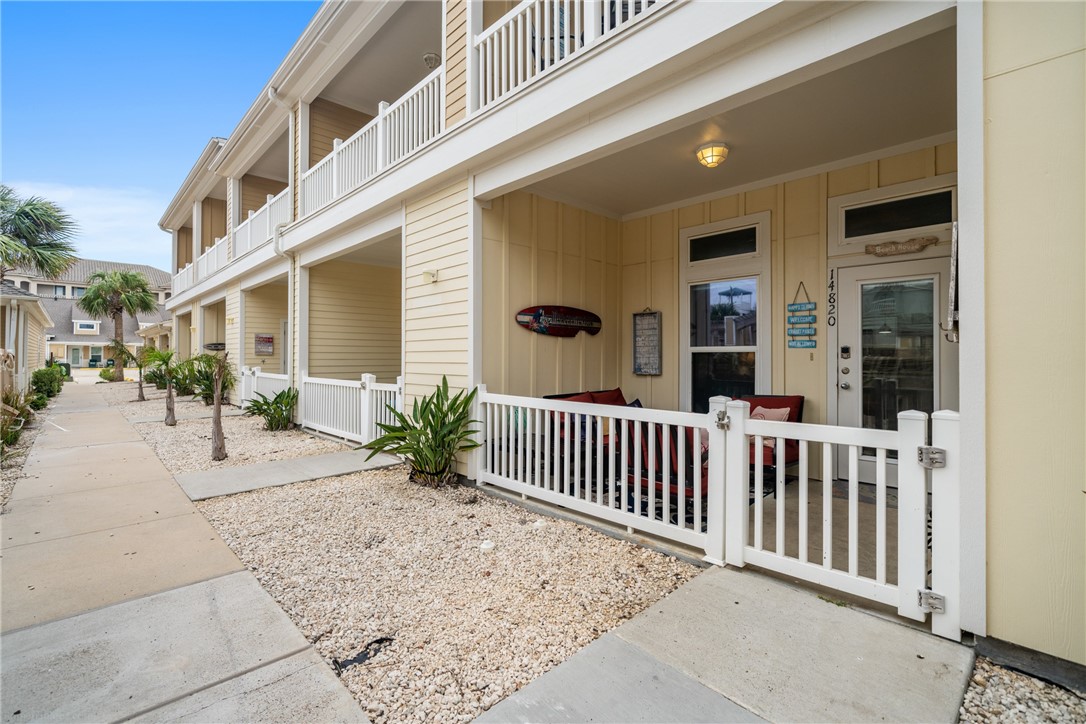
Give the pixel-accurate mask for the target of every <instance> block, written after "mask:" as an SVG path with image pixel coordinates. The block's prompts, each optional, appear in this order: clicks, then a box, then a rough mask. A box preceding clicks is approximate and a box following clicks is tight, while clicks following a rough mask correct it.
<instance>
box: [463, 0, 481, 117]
mask: <svg viewBox="0 0 1086 724" xmlns="http://www.w3.org/2000/svg"><path fill="white" fill-rule="evenodd" d="M467 13H468V19H467V34H468V37H467V38H466V42H467V44H468V52H467V61H466V70H467V74H468V77H467V81H468V83H467V90H468V115H469V116H470V115H471V114H473V113H475V112H476V111H477V110H479V56H478V54H477V53H476V51H475V38H476V37H478V35H479V33H481V32H483V3H482V0H468V8H467Z"/></svg>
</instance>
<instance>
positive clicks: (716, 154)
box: [696, 141, 728, 168]
mask: <svg viewBox="0 0 1086 724" xmlns="http://www.w3.org/2000/svg"><path fill="white" fill-rule="evenodd" d="M696 155H697V157H698V163H700V164H701V165H702V166H705V167H706V168H716V167H717V166H719V165H720V164H722V163H724V160H725V159H726V158H727V157H728V147H727V146H725V145H724V143H723V142H722V141H710V142H709V143H706V144H704V145H702V146H698V150H697V154H696Z"/></svg>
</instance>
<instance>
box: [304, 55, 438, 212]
mask: <svg viewBox="0 0 1086 724" xmlns="http://www.w3.org/2000/svg"><path fill="white" fill-rule="evenodd" d="M442 106H443V100H442V97H441V68H436V69H435V70H434V71H433V72H432V73H430V75H428V76H426V77H425V78H423V79H422V81H420V82H419V84H418V85H416V86H415V87H414V88H412V89H411V90H410V91H408V92H407V93H406V94H404V96H403V97H402V98H400V99H399V100H398V101H396V102H395V103H392V104H391V105H389V104H387V103H382V104H381V106H380V110H379V111H378V115H377V117H376V118H374V119H373V120H372V121H370V122H369V123H368V124H366V125H365V126H363V127H362V128H361V129H360V130H359V131H358V132H357V133H355V134H354V135H353V136H351V137H350V138H348V139H347V140H346V141H340V140H338V139H337V140H336V142H335V144H334V148H333V149H332V153H330V154H328V155H327V156H326V157H325V158H324V159H322V160H321V162H320V163H318V164H317V165H315V166H313V168H311V169H309V170H308V171H306V172H305V173H304V174H303V175H302V178H301V186H300V188H299V191H300V194H299V205H300V209H299V214H300V215H301V216H303V217H304V216H308V215H309V214H312V213H313V212H315V211H317V210H319V209H322V208H324V207H325V206H327V205H328V204H330V203H332V202H333V201H335V200H336V199H338V198H340V197H342V196H344V195H346V194H349V193H350V192H351V191H354V190H355V189H357V188H358V187H359V186H361V185H362V184H364V183H366V182H367V181H369V180H370V179H372V178H373V177H375V176H377V174H379V173H381V171H383V170H384V169H385V168H388V167H389V166H392V165H394V164H396V163H398V162H399V161H401V160H403V159H405V158H407V157H408V156H410V155H411V154H413V153H415V152H416V151H417V150H418V149H419V148H421V147H422V146H424V145H425V144H426V143H428V142H429V141H430V140H431V139H432V138H434V137H435V136H437V135H438V134H439V133H441V131H442V129H443V128H444V122H445V121H444V114H443V113H442Z"/></svg>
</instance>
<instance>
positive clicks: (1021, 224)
mask: <svg viewBox="0 0 1086 724" xmlns="http://www.w3.org/2000/svg"><path fill="white" fill-rule="evenodd" d="M1084 68H1086V5H1084V4H1083V3H1024V2H1023V3H1020V2H974V3H955V2H922V3H921V2H918V3H909V2H904V3H883V2H859V3H848V4H838V3H828V2H827V3H773V2H770V3H760V4H738V3H719V2H682V1H673V2H664V1H661V2H644V3H641V2H614V3H600V2H593V1H586V2H571V3H570V2H565V0H524V2H520V3H512V2H489V1H487V2H477V1H475V0H468V1H466V0H444V2H441V3H438V2H432V3H397V2H368V3H351V2H334V1H330V2H326V3H324V4H323V5H322V6H321V8H320V9H319V10H318V11H317V14H316V16H315V17H314V19H313V21H312V23H311V24H310V26H309V27H308V28H307V29H306V31H305V32H304V33H303V34H302V36H301V37H300V38H299V40H298V42H297V44H296V45H295V47H294V48H293V49H292V50H291V51H290V53H289V54H288V55H287V57H286V58H285V59H284V61H283V63H282V64H281V65H280V66H279V67H278V68H277V69H275V70H274V72H273V74H272V76H271V78H270V79H269V81H268V83H267V85H266V86H265V87H264V88H263V89H260V90H259V92H256V91H257V89H252V90H253V95H254V97H255V100H254V102H253V103H252V105H251V106H250V107H249V109H248V110H247V111H246V113H245V115H244V116H243V117H242V118H241V119H240V121H239V123H238V125H237V127H236V129H235V130H234V131H233V133H232V134H231V135H230V136H229V137H228V138H225V139H223V138H215V139H213V140H212V141H211V142H210V143H209V144H208V145H207V146H206V147H205V148H204V149H203V152H202V153H201V154H200V156H199V158H198V159H197V162H196V164H195V165H194V167H193V168H192V170H191V172H190V173H189V175H188V177H187V178H186V180H185V183H184V184H183V185H182V187H181V188H180V189H179V190H178V192H177V194H176V196H175V197H174V199H173V200H172V201H171V203H170V205H169V207H168V208H167V209H166V210H165V212H164V213H163V216H162V218H161V219H160V226H161V228H162V229H164V230H165V231H167V232H169V234H170V238H171V241H170V244H171V248H172V255H173V260H174V263H173V267H172V268H171V273H172V274H173V281H172V292H173V294H172V296H171V298H170V299H169V300H168V301H167V309H168V310H169V312H170V314H171V316H172V318H173V325H174V330H175V332H176V334H175V335H174V341H173V344H174V348H175V349H177V350H178V352H179V353H181V354H182V355H189V354H192V353H194V352H196V351H197V350H199V349H201V348H203V347H204V346H205V345H208V344H217V343H221V344H222V345H224V346H225V348H226V349H227V350H229V352H230V355H231V359H234V360H237V361H238V364H239V365H240V366H243V367H245V368H246V369H247V371H246V374H247V375H250V376H251V377H252V378H253V379H254V382H253V384H254V385H257V387H254V389H258V388H259V386H260V385H265V387H264V388H262V389H273V388H274V387H276V386H278V387H279V388H281V387H285V386H290V387H295V388H297V389H298V390H299V393H300V401H299V405H298V412H297V414H298V418H299V422H300V423H302V424H303V425H305V426H307V427H310V428H313V429H319V430H323V431H326V432H332V433H333V434H338V435H341V436H343V437H348V438H350V439H356V440H365V439H367V436H371V435H372V421H373V420H374V419H375V418H374V414H375V410H377V409H382V408H383V405H377V406H376V407H374V404H375V403H374V400H375V399H376V398H375V394H378V393H380V394H386V393H388V392H389V390H391V393H394V394H400V395H402V396H404V397H407V398H410V397H413V396H417V395H422V394H426V393H428V392H429V391H431V390H432V389H433V388H434V385H435V384H437V383H438V382H440V380H441V378H442V376H447V377H448V379H449V381H450V384H451V385H453V386H455V387H457V388H474V387H477V386H482V387H483V388H485V391H484V392H482V393H481V395H480V403H479V404H480V407H479V415H480V418H479V419H482V420H484V425H483V429H482V430H480V432H479V436H480V439H481V440H482V441H483V442H484V443H485V446H484V448H483V449H482V450H481V451H480V452H479V453H478V454H477V455H474V456H472V457H471V458H470V459H465V460H464V461H463V468H462V472H463V473H464V474H465V475H467V477H468V478H470V479H474V480H476V481H478V482H480V483H482V484H486V485H493V486H496V487H499V488H503V489H505V490H509V491H512V492H514V493H516V494H521V495H525V496H529V497H534V498H536V499H539V500H542V501H544V502H547V503H549V504H553V505H558V506H563V507H567V508H570V509H575V510H578V511H580V512H582V513H584V514H587V515H593V516H595V517H597V518H600V519H602V520H607V521H610V522H612V523H615V524H617V525H620V526H626V527H628V528H630V529H633V530H638V531H641V532H642V533H644V534H648V535H657V536H661V537H664V538H668V539H669V540H672V541H674V542H677V543H680V544H683V545H688V546H690V547H691V549H692V550H700V551H702V552H704V554H705V556H706V558H707V559H708V560H710V561H712V562H714V563H724V562H727V563H730V564H732V565H744V566H754V567H760V568H763V569H768V570H772V571H776V572H777V573H780V574H782V575H788V576H791V577H792V578H794V579H797V580H806V581H809V582H811V583H817V584H819V585H823V586H828V587H831V588H835V589H837V590H840V591H844V592H847V593H849V594H851V595H856V596H859V597H862V598H867V599H869V600H871V601H872V602H873V605H882V606H888V607H889V609H888V610H890V611H891V612H892V613H896V614H897V615H900V616H902V617H904V618H912V619H914V620H918V621H928V622H930V624H931V626H932V630H933V632H935V633H937V634H938V635H941V636H947V637H948V638H952V639H955V640H957V639H961V638H962V637H963V634H964V635H970V634H971V635H974V636H975V637H977V640H978V648H979V649H980V650H982V651H985V652H988V653H992V654H993V655H996V654H998V652H1000V651H1003V652H1006V651H1016V652H1019V653H1021V651H1023V650H1024V651H1025V652H1026V653H1027V654H1028V656H1031V657H1039V658H1045V657H1048V658H1047V659H1046V660H1049V661H1055V662H1060V664H1059V665H1067V666H1076V667H1081V666H1084V665H1086V495H1084V493H1086V478H1084V475H1083V472H1082V471H1083V469H1084V467H1086V459H1084V458H1083V452H1082V451H1083V445H1082V443H1083V440H1084V439H1086V412H1084V406H1083V404H1081V403H1082V401H1083V400H1086V374H1084V373H1083V370H1084V369H1086V327H1084V325H1083V324H1081V322H1080V317H1081V315H1082V314H1083V312H1086V297H1084V291H1083V290H1084V289H1086V283H1084V276H1083V275H1084V270H1086V257H1084V249H1086V245H1084V244H1083V239H1084V238H1086V213H1084V201H1083V199H1084V198H1086V161H1084V159H1086V148H1084V143H1086V118H1084V116H1086V98H1084V95H1083V94H1084V88H1086V82H1084ZM209 130H213V129H209ZM546 306H553V307H568V308H573V309H575V310H583V311H585V312H588V313H591V314H593V315H595V316H596V317H598V318H599V322H600V326H599V329H598V333H596V334H592V335H590V334H587V333H580V334H577V335H576V336H572V337H565V338H563V337H560V336H554V335H544V334H536V333H533V332H531V331H529V330H528V329H525V328H524V327H523V326H521V325H518V324H517V321H516V315H517V314H518V313H519V312H521V311H522V310H532V309H539V308H540V307H546ZM644 313H649V314H651V315H652V316H651V319H650V318H649V317H642V316H638V315H642V314H644ZM635 325H636V326H635ZM1031 339H1036V340H1043V342H1042V344H1043V348H1041V349H1037V348H1035V346H1034V345H1030V344H1028V341H1027V340H1031ZM650 362H651V363H652V364H649V363H650ZM257 367H259V368H260V372H259V373H258V372H255V369H254V368H257ZM1027 387H1028V390H1029V392H1028V393H1025V394H1026V396H1027V398H1028V403H1026V404H1023V403H1022V399H1023V393H1024V390H1025V389H1026V388H1027ZM615 389H620V390H621V392H622V393H623V396H624V397H623V399H625V400H626V401H633V400H634V399H637V400H640V402H641V403H642V405H643V406H644V407H643V408H640V409H634V410H631V409H629V408H626V407H619V406H615V405H612V406H610V407H608V406H605V405H604V404H603V403H601V402H600V401H599V400H598V399H594V398H593V397H592V396H591V393H592V392H593V391H597V392H598V391H604V390H607V391H614V390H615ZM391 393H390V394H391ZM566 393H585V394H587V395H588V396H587V397H584V396H583V395H582V396H580V397H579V399H576V400H575V401H566V402H556V401H554V400H550V399H544V398H545V397H547V396H551V395H556V394H566ZM753 395H758V396H766V395H788V396H802V397H803V401H804V402H803V407H802V416H801V418H800V419H799V420H798V421H797V420H792V421H788V422H786V421H773V420H758V421H755V420H747V419H746V418H745V417H743V416H744V415H747V414H749V412H750V410H749V409H747V410H746V411H745V412H744V406H743V405H738V404H737V403H735V402H732V403H730V404H729V403H728V402H727V401H725V400H724V399H723V398H731V399H733V400H734V399H737V398H741V397H749V396H753ZM615 399H617V396H616V397H615ZM1068 401H1070V404H1068ZM767 402H770V401H768V400H767ZM772 409H777V408H772ZM778 412H779V410H778ZM559 417H560V418H561V419H563V420H566V419H567V418H568V419H571V420H573V421H577V420H579V421H580V424H573V423H572V422H571V423H569V424H563V425H560V426H558V427H555V426H554V425H551V424H550V423H548V422H547V421H548V420H554V419H557V418H559ZM748 422H749V426H748V427H745V425H746V424H747V423H748ZM683 429H685V430H686V431H687V436H684V435H681V434H676V435H675V437H674V438H672V439H673V440H674V442H673V443H671V444H667V443H665V442H664V440H666V439H667V438H665V437H663V435H664V433H659V434H660V435H661V437H657V438H654V439H656V440H657V443H656V447H654V446H653V445H652V444H649V443H648V442H647V439H648V438H652V436H653V435H654V434H656V433H654V432H648V431H650V430H652V431H655V430H664V431H673V430H683ZM571 430H578V431H580V432H578V433H576V434H574V433H571V432H570V431H571ZM744 430H752V431H754V430H756V431H757V432H745V431H744ZM623 431H625V434H626V436H627V438H626V444H623V443H621V439H622V437H623ZM667 434H671V433H670V432H668V433H667ZM631 435H632V436H633V439H634V440H635V443H634V444H633V445H632V447H633V448H636V451H633V450H632V448H631V444H629V443H630V440H629V437H630V436H631ZM645 436H648V438H646V437H645ZM729 436H731V437H729ZM638 438H640V439H641V440H642V441H643V444H637V443H636V440H637V439H638ZM742 438H749V440H747V439H742ZM758 438H762V440H761V443H763V444H764V442H765V441H766V440H769V441H770V445H769V446H767V450H769V452H768V453H766V454H767V455H768V456H769V457H768V458H766V460H765V461H763V460H762V458H761V457H760V456H757V455H756V456H754V457H756V458H757V460H755V459H754V458H753V457H752V459H751V461H750V467H752V468H754V469H755V470H756V471H759V472H762V473H765V475H764V476H763V477H764V480H763V479H762V478H761V477H759V476H758V475H757V473H755V475H754V476H753V477H751V478H750V483H751V490H758V491H761V492H763V493H765V495H764V496H757V495H752V497H751V500H752V501H753V502H751V503H749V505H750V507H751V511H750V512H751V519H752V520H755V521H759V520H760V521H761V522H756V523H754V524H753V525H752V526H751V529H750V530H748V529H747V525H748V524H747V522H746V521H747V515H746V513H747V505H748V502H747V482H748V480H747V478H748V474H749V471H748V470H747V467H748V465H747V460H746V459H745V455H746V452H745V451H746V450H747V449H748V447H750V445H748V443H754V444H755V446H757V445H758V444H759V443H758ZM729 439H731V440H733V441H734V440H739V442H738V443H733V445H732V450H733V453H734V452H735V451H736V450H740V451H744V453H743V455H744V457H737V456H736V455H734V454H733V455H732V457H731V458H730V459H731V462H732V466H731V468H727V467H726V465H724V464H723V461H724V459H725V458H726V456H725V455H724V454H723V450H724V448H725V447H726V445H727V443H726V441H727V440H729ZM774 440H779V445H777V446H776V447H774V444H773V441H774ZM702 443H704V444H705V449H706V450H707V451H708V452H707V455H708V458H709V459H708V462H705V461H701V462H700V464H699V463H698V462H695V461H693V460H691V462H690V464H689V465H684V464H679V463H677V462H675V461H682V460H687V459H689V458H688V457H687V456H688V451H691V450H698V449H701V444H702ZM624 445H625V446H624ZM754 449H760V448H757V447H755V448H754ZM792 450H794V451H795V454H794V455H793V454H792V453H791V452H790V451H792ZM665 451H666V452H665ZM801 451H802V452H801ZM699 460H700V458H699ZM615 461H618V462H617V463H616V462H615ZM646 461H649V462H646ZM616 465H617V466H618V467H619V468H624V469H620V470H619V471H618V472H615V466H616ZM646 465H649V466H654V470H648V472H647V473H646V474H642V472H639V471H644V470H646V468H645V466H646ZM668 466H671V467H670V468H669V467H668ZM766 470H770V472H766ZM631 471H632V472H631ZM699 471H700V474H699ZM777 471H779V472H777ZM785 471H787V473H786V472H785ZM556 476H557V477H556ZM669 476H670V477H669ZM755 478H758V479H755ZM622 480H624V481H625V483H622V482H621V481H622ZM693 480H704V488H703V487H701V486H698V485H695V484H694V483H693ZM645 481H647V482H645ZM665 481H666V482H665ZM935 481H939V482H938V484H937V483H936V482H935ZM631 485H633V486H634V487H635V489H636V492H631V491H630V490H629V489H628V488H629V486H631ZM623 486H625V487H623ZM800 487H802V492H800V491H799V490H798V488H800ZM929 490H930V491H931V492H930V494H929V492H928V491H929ZM665 491H666V493H665ZM791 491H797V493H796V494H797V495H800V494H801V495H804V496H806V495H808V494H809V495H811V496H815V497H812V498H811V499H810V501H809V502H810V506H811V509H817V510H818V512H819V515H818V517H817V520H814V519H812V521H804V522H803V523H800V522H799V520H798V516H797V519H796V522H792V521H793V519H792V518H786V517H785V514H784V507H783V501H784V500H785V499H786V498H785V497H782V496H781V495H780V494H781V493H785V492H787V493H788V494H792V492H791ZM831 493H832V494H831ZM834 496H837V497H836V498H835V497H834ZM763 497H764V500H765V501H772V502H762V499H763ZM816 497H818V498H820V499H821V501H822V503H823V504H824V505H825V508H822V507H820V504H818V503H816V502H815V500H816ZM778 498H780V500H781V505H780V506H776V502H777V499H778ZM803 499H804V500H807V498H803ZM834 500H840V501H845V502H843V503H842V505H844V507H845V509H844V511H843V512H840V513H838V512H837V508H835V507H834V506H835V505H836V503H834ZM727 501H730V502H727ZM901 501H906V502H901ZM908 501H912V502H908ZM684 506H685V507H684ZM864 506H871V507H864ZM774 507H776V509H777V510H780V511H782V512H781V513H780V517H779V518H776V519H772V520H771V519H770V518H771V517H772V515H773V514H772V513H770V512H768V511H770V510H772V509H774ZM793 510H794V508H793ZM823 511H824V513H825V517H824V518H823ZM740 513H742V514H741V515H740ZM763 513H764V514H765V515H764V516H763V515H762V514H763ZM927 514H930V515H931V520H932V526H933V530H934V533H933V539H934V541H935V542H934V543H932V544H931V545H930V546H926V545H925V542H924V538H925V537H926V536H925V531H926V519H927V518H926V516H927ZM868 515H870V517H869V518H868V517H866V516H868ZM729 516H730V518H729ZM766 516H769V517H766ZM838 516H843V518H842V517H838ZM762 518H765V520H763V519H762ZM861 520H870V521H871V525H870V531H871V532H870V534H868V533H865V532H864V531H865V530H867V528H865V526H864V525H861V524H860V521H861ZM777 523H779V524H780V528H781V529H783V528H785V527H787V528H788V530H787V533H786V534H785V533H782V534H781V537H780V538H779V539H776V540H774V538H775V536H770V535H768V534H765V535H763V533H764V532H765V530H770V529H771V528H772V526H773V525H775V524H777ZM824 523H826V527H823V525H824ZM765 526H770V527H768V528H766V527H765ZM763 528H764V530H763ZM748 533H749V535H748ZM816 533H817V534H816ZM818 534H821V535H824V536H825V538H824V539H823V540H827V541H828V540H829V538H830V537H831V536H834V535H839V536H844V538H842V540H843V543H842V545H843V546H844V547H843V548H842V549H841V550H840V551H838V550H835V549H833V547H832V546H833V544H832V543H828V542H827V543H826V544H825V545H824V547H823V548H821V549H818V545H820V544H816V542H815V541H816V539H818V537H819V536H818ZM864 536H867V537H864ZM844 539H847V540H844ZM800 540H802V541H804V543H803V544H800V545H796V541H800ZM918 540H919V543H918ZM808 542H809V543H810V544H811V551H813V553H812V552H811V551H809V550H808V546H807V545H806V544H807V543H808ZM929 556H930V557H931V559H932V561H933V563H932V568H933V571H932V573H931V575H930V576H928V572H927V566H926V565H924V562H925V561H926V560H927V559H928V557H929ZM868 562H870V568H868V567H867V566H868ZM993 652H995V653H993ZM1074 670H1075V671H1082V669H1081V668H1076V669H1074Z"/></svg>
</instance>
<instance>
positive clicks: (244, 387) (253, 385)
mask: <svg viewBox="0 0 1086 724" xmlns="http://www.w3.org/2000/svg"><path fill="white" fill-rule="evenodd" d="M289 384H290V378H289V377H288V376H287V375H281V374H275V373H272V372H264V371H262V370H261V369H260V368H259V367H242V368H241V403H242V404H243V405H244V404H245V403H247V402H248V401H249V400H253V399H256V393H260V394H262V395H264V396H265V397H267V398H268V399H271V398H273V397H275V396H276V395H277V394H279V393H280V392H282V391H283V390H285V389H287V387H288V386H289Z"/></svg>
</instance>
